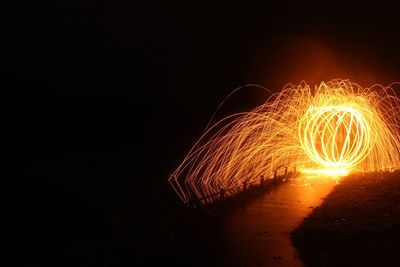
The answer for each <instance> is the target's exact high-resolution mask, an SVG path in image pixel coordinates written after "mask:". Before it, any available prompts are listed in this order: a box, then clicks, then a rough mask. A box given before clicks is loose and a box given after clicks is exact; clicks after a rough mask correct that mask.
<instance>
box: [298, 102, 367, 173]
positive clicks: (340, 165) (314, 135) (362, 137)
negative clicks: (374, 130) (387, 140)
mask: <svg viewBox="0 0 400 267" xmlns="http://www.w3.org/2000/svg"><path fill="white" fill-rule="evenodd" d="M362 112H363V111H362V110H361V111H359V110H357V109H356V108H354V107H350V106H323V107H310V108H309V109H308V111H307V112H306V113H305V114H304V115H303V117H302V118H301V120H300V124H299V129H298V130H299V139H300V143H301V145H302V147H303V149H304V151H305V153H306V154H307V155H308V156H309V157H310V159H312V160H313V161H314V162H316V163H317V164H319V165H320V166H322V167H324V168H327V169H342V170H349V169H351V168H352V167H353V166H355V165H357V164H358V163H359V162H361V161H362V160H363V159H364V158H365V157H366V156H367V155H368V153H369V151H370V148H371V142H372V140H371V131H370V126H369V122H368V121H367V120H366V118H365V116H364V115H363V114H362Z"/></svg>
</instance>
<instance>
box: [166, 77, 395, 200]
mask: <svg viewBox="0 0 400 267" xmlns="http://www.w3.org/2000/svg"><path fill="white" fill-rule="evenodd" d="M399 109H400V100H399V99H398V98H397V97H396V95H395V93H394V91H393V89H392V88H391V87H390V86H388V87H383V86H380V85H374V86H372V87H370V88H362V87H361V86H359V85H358V84H355V83H352V82H350V81H349V80H340V79H337V80H332V81H329V82H326V83H324V82H321V84H320V85H319V86H316V87H315V89H314V90H313V89H311V88H310V86H309V85H307V84H306V83H305V82H301V83H300V84H299V85H292V84H288V85H286V86H285V87H284V88H283V90H282V92H281V93H279V94H274V95H272V96H271V97H270V98H268V99H267V100H266V102H265V103H264V104H263V105H261V106H259V107H256V108H255V109H253V110H252V111H250V112H245V113H239V114H233V115H231V116H229V117H227V118H224V119H222V120H220V121H219V122H217V123H215V124H214V125H213V126H212V127H210V128H208V129H207V130H206V132H205V133H204V134H203V135H202V137H201V138H200V139H199V140H198V142H197V143H196V144H195V145H194V146H193V148H192V149H191V150H190V151H189V153H188V154H187V156H186V158H185V159H184V160H183V161H182V163H181V164H180V165H179V166H178V168H177V169H176V170H175V172H174V173H173V174H172V175H171V177H170V178H169V182H170V183H171V185H172V186H173V188H174V189H175V191H176V192H177V194H178V195H179V196H180V197H181V198H182V200H183V201H184V202H188V201H189V200H190V199H193V198H197V199H204V197H206V196H209V195H212V194H218V192H220V190H221V189H224V190H225V192H226V193H227V195H229V194H235V193H237V192H238V191H240V189H241V188H242V186H243V183H244V182H246V183H256V182H258V181H260V178H261V177H262V176H263V177H265V178H266V179H268V178H271V177H272V176H273V175H274V173H275V172H278V173H280V174H282V173H283V170H284V169H286V168H287V170H288V171H292V170H294V169H296V170H298V171H301V172H304V173H308V174H313V175H314V174H318V175H324V176H335V177H337V176H343V175H347V174H349V173H350V172H358V171H361V172H373V171H381V170H388V169H389V170H394V169H400V138H399V136H400V134H399V133H400V118H399V115H398V114H399Z"/></svg>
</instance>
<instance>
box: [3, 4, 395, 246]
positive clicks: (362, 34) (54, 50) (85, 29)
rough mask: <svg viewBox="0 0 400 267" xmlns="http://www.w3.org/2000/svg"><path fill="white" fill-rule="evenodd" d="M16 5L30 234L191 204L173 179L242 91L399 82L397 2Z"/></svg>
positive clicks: (17, 90)
mask: <svg viewBox="0 0 400 267" xmlns="http://www.w3.org/2000/svg"><path fill="white" fill-rule="evenodd" d="M9 8H10V13H11V14H15V15H16V17H15V19H13V20H10V21H7V23H6V25H7V26H6V27H7V28H6V29H5V30H4V32H3V36H5V40H6V41H5V42H4V44H3V45H4V49H3V51H4V53H5V57H4V59H5V60H3V61H2V62H1V66H2V67H1V69H0V70H1V76H0V83H1V86H2V88H3V89H4V91H5V92H6V98H5V100H6V101H5V102H6V103H7V104H6V108H7V110H8V112H7V113H6V116H7V119H6V121H7V122H10V125H11V126H10V128H11V129H12V133H11V142H10V148H11V158H12V160H13V162H15V163H14V165H12V166H13V168H14V169H15V170H16V171H15V172H14V173H15V179H12V181H13V183H15V187H13V188H16V192H15V194H14V198H13V200H12V201H11V202H12V209H13V210H14V212H15V213H16V214H17V215H16V217H15V223H16V224H17V225H19V226H20V227H21V230H20V233H21V236H25V237H26V236H27V237H28V238H27V239H28V240H32V239H34V238H38V237H39V235H40V236H41V235H43V236H45V238H44V239H45V240H46V238H49V239H51V238H53V237H52V235H53V234H54V233H57V234H61V235H66V233H68V232H74V233H75V232H77V231H78V232H83V233H86V232H90V231H95V230H93V229H97V228H99V229H103V227H107V226H108V225H109V224H113V223H115V221H118V220H128V221H129V222H130V223H132V222H134V223H137V222H139V221H140V223H143V224H145V223H146V222H147V221H146V220H147V219H146V218H148V217H157V216H159V215H158V214H167V213H168V211H169V209H175V208H180V207H181V205H182V203H180V201H179V199H178V197H177V196H176V195H175V194H174V192H173V191H172V189H171V188H170V187H169V185H168V183H167V181H166V179H167V177H168V175H169V173H171V172H172V171H173V170H174V169H175V168H176V167H177V166H178V164H179V163H180V161H181V160H182V159H183V157H184V156H185V153H187V151H188V150H189V149H190V148H191V146H192V145H193V144H194V142H195V141H196V140H197V138H198V137H199V136H200V135H201V133H202V131H203V130H204V127H205V126H206V124H207V122H208V120H209V119H210V118H211V115H212V114H213V112H214V111H215V109H216V108H217V106H218V105H219V103H220V102H221V101H222V100H223V99H224V97H226V96H227V95H228V94H229V93H230V92H232V91H233V90H234V89H235V88H237V87H239V86H241V85H244V84H248V83H251V84H259V85H262V86H265V87H266V88H268V89H270V90H272V91H273V92H277V91H279V90H281V88H282V87H283V86H284V85H285V84H286V83H289V82H291V83H294V84H296V83H299V82H300V81H301V80H306V81H307V82H308V83H310V84H311V85H314V84H318V83H319V82H320V81H324V80H325V81H326V80H330V79H333V78H349V79H351V80H352V81H354V82H357V83H360V84H361V85H363V86H369V85H372V84H374V83H380V84H382V85H387V84H390V83H391V82H395V81H400V76H399V73H400V49H399V43H400V23H399V20H398V16H397V15H398V10H399V8H398V7H397V6H396V4H395V3H388V4H386V3H383V2H378V3H376V4H369V3H363V4H355V3H348V1H347V2H346V1H343V2H342V3H340V2H338V1H336V2H335V5H333V4H322V3H320V2H318V3H308V4H305V3H291V2H284V3H283V2H282V3H269V2H267V1H254V2H253V3H247V2H246V3H242V4H235V3H213V2H211V3H205V2H202V3H196V4H195V3H179V2H178V1H173V2H171V1H169V2H168V3H163V2H162V1H159V2H152V3H140V4H136V3H132V2H128V1H126V2H123V3H118V4H117V3H105V2H104V3H100V2H97V1H62V2H58V3H53V2H51V1H49V2H47V3H44V2H39V3H38V2H34V3H25V4H12V5H10V6H9ZM267 96H268V95H267V94H266V93H265V92H263V91H261V90H258V89H254V88H253V89H250V90H247V91H241V92H239V93H238V94H237V95H235V96H234V97H233V98H232V99H231V100H230V101H229V102H228V103H227V104H226V106H224V108H223V110H222V111H221V113H219V116H220V117H222V116H224V115H228V114H232V113H236V112H239V111H244V110H251V109H252V108H254V107H256V106H257V105H259V104H261V103H263V102H264V101H265V99H266V97H267ZM8 114H10V115H8ZM127 218H129V219H127ZM157 218H158V217H157ZM96 231H97V230H96ZM98 231H99V232H97V234H99V233H100V234H101V233H103V232H102V230H98ZM39 233H40V234H39ZM30 242H31V241H28V242H27V244H30ZM26 246H28V245H26Z"/></svg>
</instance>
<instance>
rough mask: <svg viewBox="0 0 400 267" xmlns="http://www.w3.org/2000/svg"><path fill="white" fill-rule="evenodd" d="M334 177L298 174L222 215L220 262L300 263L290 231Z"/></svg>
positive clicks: (324, 193) (319, 200)
mask: <svg viewBox="0 0 400 267" xmlns="http://www.w3.org/2000/svg"><path fill="white" fill-rule="evenodd" d="M335 184H336V180H335V179H326V178H325V179H317V178H313V179H308V178H305V177H300V178H299V179H296V180H291V181H289V182H287V183H285V184H283V185H281V186H279V187H277V188H275V189H274V190H272V191H270V192H268V193H265V194H263V195H262V196H259V197H257V198H255V199H252V200H250V201H248V202H247V203H245V204H243V205H242V206H240V207H238V208H237V209H236V210H234V211H231V212H230V213H228V214H227V215H226V216H224V219H223V224H222V227H221V231H222V232H221V233H220V234H221V235H222V238H221V239H222V240H221V242H222V243H221V248H223V249H221V255H220V256H221V257H220V258H221V259H222V260H221V261H222V262H220V264H219V265H220V266H303V264H302V262H301V261H300V259H298V257H297V255H296V250H295V248H294V247H293V245H292V243H291V240H290V232H291V231H292V230H294V229H295V228H296V227H297V225H298V224H299V223H300V222H301V221H302V220H303V218H305V217H306V216H307V215H308V214H309V213H310V212H311V211H312V209H313V208H315V207H316V206H319V205H320V204H321V203H322V201H323V198H325V197H326V196H327V195H328V194H329V193H330V192H331V191H332V189H333V187H334V186H335Z"/></svg>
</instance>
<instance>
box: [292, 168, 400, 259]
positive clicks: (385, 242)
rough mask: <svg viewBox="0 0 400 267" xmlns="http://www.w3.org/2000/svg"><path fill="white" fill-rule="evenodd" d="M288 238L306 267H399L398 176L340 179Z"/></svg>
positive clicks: (386, 174) (399, 188) (399, 181)
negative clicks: (290, 238)
mask: <svg viewBox="0 0 400 267" xmlns="http://www.w3.org/2000/svg"><path fill="white" fill-rule="evenodd" d="M292 240H293V242H294V245H295V246H296V247H297V249H298V251H299V255H300V257H301V258H302V259H303V260H304V262H305V263H306V265H307V266H400V172H393V173H379V174H373V175H352V176H348V177H346V178H343V179H342V180H341V181H340V182H339V184H338V185H337V186H336V187H335V188H334V190H333V191H332V192H331V194H329V195H328V196H327V197H326V199H325V201H324V202H323V204H322V205H321V206H319V207H318V208H316V209H315V210H314V211H313V213H311V214H310V216H309V217H307V218H306V219H305V220H304V221H303V222H302V223H301V224H300V226H299V227H298V228H297V229H296V230H295V231H294V232H293V233H292Z"/></svg>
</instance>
